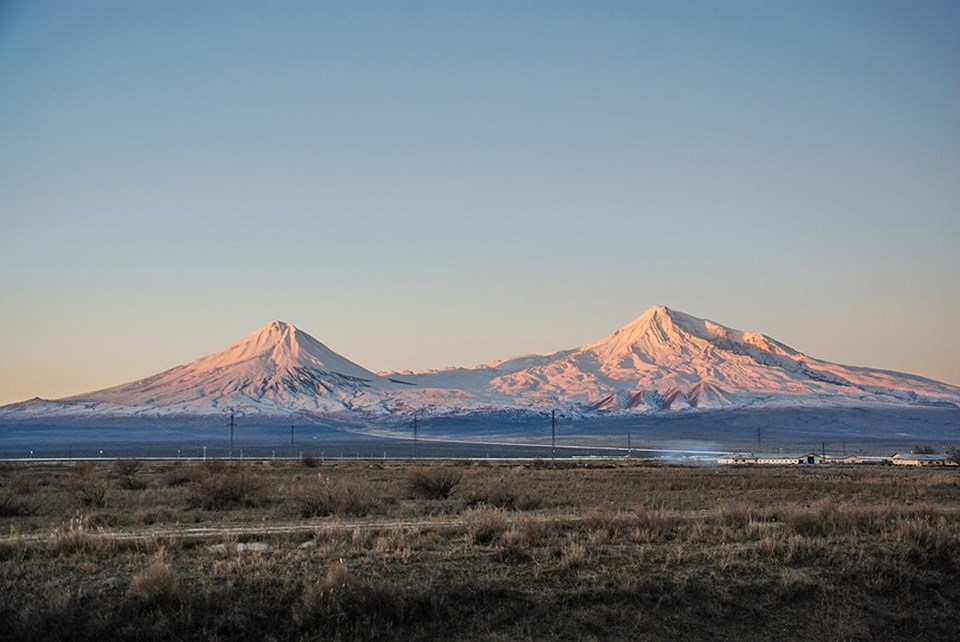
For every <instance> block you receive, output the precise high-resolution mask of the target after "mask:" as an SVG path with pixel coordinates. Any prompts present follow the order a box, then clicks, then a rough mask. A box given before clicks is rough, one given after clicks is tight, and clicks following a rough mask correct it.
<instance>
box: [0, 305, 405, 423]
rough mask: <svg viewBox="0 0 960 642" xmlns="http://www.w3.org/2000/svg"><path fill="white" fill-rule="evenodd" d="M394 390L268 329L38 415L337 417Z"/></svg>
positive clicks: (313, 344)
mask: <svg viewBox="0 0 960 642" xmlns="http://www.w3.org/2000/svg"><path fill="white" fill-rule="evenodd" d="M395 385H396V384H393V383H392V382H390V380H389V379H387V378H385V377H381V376H380V375H377V374H374V373H373V372H370V371H369V370H367V369H366V368H363V367H361V366H359V365H357V364H356V363H354V362H352V361H350V360H349V359H346V358H344V357H342V356H340V355H339V354H337V353H336V352H334V351H333V350H331V349H330V348H328V347H327V346H325V345H324V344H322V343H320V342H319V341H317V340H316V339H314V338H313V337H311V336H310V335H309V334H307V333H306V332H303V331H301V330H299V329H297V328H296V327H295V326H293V325H292V324H289V323H284V322H282V321H273V322H271V323H268V324H266V325H264V326H263V327H261V328H260V329H258V330H257V331H256V332H254V333H253V334H251V335H249V336H247V337H245V338H243V339H241V340H240V341H238V342H237V343H235V344H233V345H231V346H230V347H228V348H226V349H225V350H222V351H220V352H217V353H215V354H212V355H208V356H206V357H202V358H200V359H197V360H196V361H191V362H190V363H187V364H185V365H182V366H177V367H175V368H171V369H170V370H166V371H164V372H161V373H160V374H157V375H154V376H152V377H147V378H146V379H140V380H139V381H133V382H131V383H126V384H123V385H120V386H116V387H113V388H107V389H105V390H98V391H96V392H90V393H85V394H82V395H77V396H75V397H68V398H66V399H62V400H60V401H57V402H43V403H42V406H41V408H39V409H41V410H42V411H43V412H45V413H48V414H49V413H53V414H66V415H73V414H78V413H79V414H89V413H90V412H99V413H104V414H110V415H142V414H146V415H155V414H165V415H171V414H173V415H177V414H184V415H194V414H197V415H203V414H219V413H223V412H229V411H236V412H239V413H241V414H247V413H261V414H268V415H288V414H290V413H294V412H308V413H315V414H336V413H342V412H344V411H352V410H366V409H368V408H370V407H374V408H375V407H376V406H377V405H379V403H380V399H381V395H382V394H383V391H384V390H388V389H389V388H390V387H391V386H395ZM37 404H38V401H30V402H25V403H24V404H16V405H15V406H7V408H8V409H9V408H12V407H24V409H28V407H30V406H31V405H34V406H36V405H37Z"/></svg>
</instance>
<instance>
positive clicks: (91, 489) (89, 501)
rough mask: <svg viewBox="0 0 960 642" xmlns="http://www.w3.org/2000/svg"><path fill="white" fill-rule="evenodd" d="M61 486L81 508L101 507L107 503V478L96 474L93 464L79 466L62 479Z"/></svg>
mask: <svg viewBox="0 0 960 642" xmlns="http://www.w3.org/2000/svg"><path fill="white" fill-rule="evenodd" d="M62 486H63V488H64V490H67V491H68V492H70V493H71V494H72V495H73V497H74V499H75V500H76V502H77V505H78V506H79V507H81V508H102V507H103V506H106V505H107V500H106V498H107V490H108V484H107V480H106V479H104V478H103V477H101V476H100V475H99V474H97V471H96V470H95V469H94V467H93V466H90V465H86V466H81V467H80V468H78V469H77V470H76V471H75V472H74V473H73V474H72V475H69V476H68V477H66V478H65V479H64V480H63V481H62Z"/></svg>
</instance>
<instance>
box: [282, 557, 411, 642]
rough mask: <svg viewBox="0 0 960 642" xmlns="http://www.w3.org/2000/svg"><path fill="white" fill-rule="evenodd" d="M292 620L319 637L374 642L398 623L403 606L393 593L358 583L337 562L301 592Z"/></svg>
mask: <svg viewBox="0 0 960 642" xmlns="http://www.w3.org/2000/svg"><path fill="white" fill-rule="evenodd" d="M293 616H294V621H295V622H296V623H297V624H298V625H299V626H300V628H301V630H311V631H313V632H314V633H320V634H321V637H332V638H335V639H376V638H378V637H381V636H382V635H384V634H385V633H386V632H387V631H389V630H390V629H391V628H393V626H394V625H395V624H396V623H398V622H399V621H400V620H401V619H402V617H403V604H402V602H401V600H400V598H399V596H398V592H397V591H396V590H390V589H389V588H388V587H386V586H384V585H380V584H374V583H371V582H367V581H364V580H361V579H359V578H358V577H356V576H355V575H354V574H353V573H352V572H351V571H350V569H349V568H347V565H346V564H344V562H343V560H340V561H339V562H337V563H335V564H333V565H331V566H330V567H329V568H328V569H327V572H326V575H325V576H324V578H323V580H322V581H320V582H316V583H313V584H309V585H307V586H306V587H305V588H304V590H303V595H302V596H301V598H300V602H299V604H297V605H296V606H295V607H294V612H293ZM323 634H326V635H323Z"/></svg>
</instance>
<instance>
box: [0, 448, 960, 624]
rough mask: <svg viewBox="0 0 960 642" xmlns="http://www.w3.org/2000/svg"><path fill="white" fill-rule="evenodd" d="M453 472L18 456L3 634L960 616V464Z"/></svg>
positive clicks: (934, 620)
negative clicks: (91, 492) (236, 491)
mask: <svg viewBox="0 0 960 642" xmlns="http://www.w3.org/2000/svg"><path fill="white" fill-rule="evenodd" d="M433 468H436V469H439V470H442V471H444V473H445V474H446V473H449V472H453V473H454V474H460V475H462V479H461V480H460V481H459V482H458V485H457V486H456V488H455V489H454V490H453V491H452V493H451V495H450V497H449V498H447V499H440V500H436V499H423V498H422V497H411V493H409V492H408V488H407V480H408V477H409V475H410V472H411V471H410V470H409V469H408V467H407V466H406V465H404V464H402V463H390V462H383V463H381V462H326V463H325V464H324V466H323V473H324V474H323V476H322V477H318V476H317V475H316V471H315V470H310V469H308V468H306V467H304V466H303V465H302V464H301V463H300V462H299V461H296V462H276V463H273V462H243V463H223V462H220V463H212V464H188V463H175V462H167V463H164V462H152V461H145V462H142V465H141V466H140V467H139V468H138V469H137V470H136V471H135V472H134V473H133V474H134V475H135V476H136V478H137V479H138V480H140V481H142V482H143V484H144V488H142V489H139V490H138V489H120V488H117V484H116V481H115V480H116V479H118V478H117V477H116V476H115V473H114V469H113V465H112V464H109V463H107V462H103V463H97V464H94V465H88V466H84V467H77V466H73V465H67V464H47V465H39V464H32V465H24V466H9V465H8V467H7V468H4V469H2V470H0V497H2V496H3V494H4V493H9V494H10V496H14V497H18V498H20V499H22V501H24V502H26V503H27V504H28V505H29V507H30V510H29V511H28V512H21V511H19V510H17V511H11V512H12V513H14V514H8V515H6V516H3V517H0V594H2V595H3V596H4V600H0V621H3V622H4V625H5V628H4V637H6V638H8V639H18V640H19V639H26V640H50V639H90V640H94V639H107V638H109V639H118V638H119V639H239V640H243V639H264V638H273V639H398V640H400V639H402V640H406V639H436V638H444V637H447V638H457V639H464V638H466V639H471V638H472V639H571V638H577V639H600V638H604V639H607V638H619V639H643V638H648V639H694V638H701V637H709V638H715V639H729V640H738V639H743V638H759V639H775V638H776V639H779V638H785V637H786V638H793V639H814V640H816V639H851V640H860V639H862V640H868V639H890V638H897V639H920V640H923V639H930V640H933V639H952V638H953V637H954V634H955V631H956V630H957V627H960V613H958V611H960V609H957V608H956V604H958V603H960V582H958V581H957V578H958V577H960V508H958V507H960V483H958V482H960V474H957V473H958V472H960V471H951V470H940V471H923V470H902V469H893V468H889V469H883V468H864V469H839V468H836V469H834V468H823V469H815V470H799V469H784V468H772V469H750V470H727V469H719V470H718V469H694V468H680V467H664V466H644V465H638V464H633V463H631V464H616V463H609V462H604V463H603V464H602V465H600V464H593V463H592V462H591V463H586V464H584V463H579V464H569V463H556V464H554V463H551V462H542V463H530V464H522V465H517V464H515V463H512V464H509V465H498V464H492V465H491V464H488V465H484V466H473V465H470V464H464V463H443V464H438V465H436V466H428V465H425V464H423V463H420V464H419V465H418V466H417V468H416V471H417V472H420V471H424V470H432V469H433ZM236 477H239V478H241V479H253V480H255V481H254V482H253V483H252V484H250V485H249V486H246V485H244V484H240V486H241V487H242V488H245V489H248V490H249V492H247V490H244V491H243V492H242V493H240V496H241V497H244V498H246V497H250V498H252V499H251V500H248V499H240V500H230V501H229V502H227V503H220V502H218V501H211V502H205V501H199V500H198V496H199V495H198V489H199V488H203V487H205V486H207V485H211V486H212V487H216V484H218V483H220V481H217V482H214V481H211V480H224V479H230V478H236ZM75 479H82V480H84V483H85V482H86V480H94V481H96V480H100V481H103V482H109V488H108V490H107V491H105V501H104V502H103V505H102V506H82V507H81V508H80V509H79V511H80V512H77V510H78V508H77V507H78V505H79V504H80V502H79V501H78V499H77V496H76V489H77V485H76V484H77V483H76V482H74V481H73V480H75ZM171 480H178V482H177V483H174V484H171V483H170V482H171ZM179 480H183V481H179ZM231 483H232V482H231ZM225 485H227V486H229V484H226V483H225ZM21 491H22V492H21ZM211 493H212V491H211ZM301 493H303V494H304V495H306V497H307V500H306V501H305V500H304V497H303V496H301ZM235 496H236V495H235ZM525 496H529V497H535V498H536V499H537V500H538V501H537V502H536V503H537V506H536V508H535V509H524V508H523V507H522V506H521V504H522V501H520V500H521V499H522V498H523V497H525ZM480 497H486V498H490V499H493V498H497V497H508V498H509V497H514V498H516V499H517V500H518V501H515V502H513V503H512V504H511V503H510V502H509V501H504V502H502V503H503V504H504V505H500V506H490V505H487V504H485V503H482V502H480V503H479V504H477V505H475V506H473V505H471V504H472V503H473V500H474V499H476V498H480ZM304 505H310V506H316V507H317V510H313V509H312V508H311V509H310V510H307V511H304V510H303V506H304ZM305 514H310V519H309V520H308V521H307V520H304V519H303V517H302V516H303V515H305ZM71 515H72V516H73V517H72V518H71V517H70V516H71ZM198 527H199V528H202V529H210V533H212V534H206V531H198V532H190V531H187V529H192V528H198ZM264 527H271V528H272V527H283V528H284V530H282V531H278V532H259V531H260V530H261V529H263V528H264ZM220 528H223V529H226V528H228V529H230V532H228V533H222V532H218V531H217V529H220ZM171 532H172V533H173V534H171ZM177 533H180V534H179V535H178V534H177ZM118 536H122V537H120V538H118ZM824 622H827V623H829V626H824ZM705 632H706V633H705Z"/></svg>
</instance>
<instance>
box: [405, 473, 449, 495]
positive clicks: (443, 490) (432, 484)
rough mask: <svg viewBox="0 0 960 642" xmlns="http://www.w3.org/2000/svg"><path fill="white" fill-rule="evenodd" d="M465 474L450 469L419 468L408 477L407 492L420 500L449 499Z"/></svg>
mask: <svg viewBox="0 0 960 642" xmlns="http://www.w3.org/2000/svg"><path fill="white" fill-rule="evenodd" d="M462 478H463V474H462V473H461V472H459V471H456V470H450V469H448V468H439V467H436V468H419V469H417V470H413V471H411V472H410V474H409V475H407V490H409V491H410V494H411V495H413V496H414V497H416V498H419V499H447V498H449V497H450V495H452V494H453V491H454V489H455V488H456V487H457V485H458V484H459V483H460V480H461V479H462Z"/></svg>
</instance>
